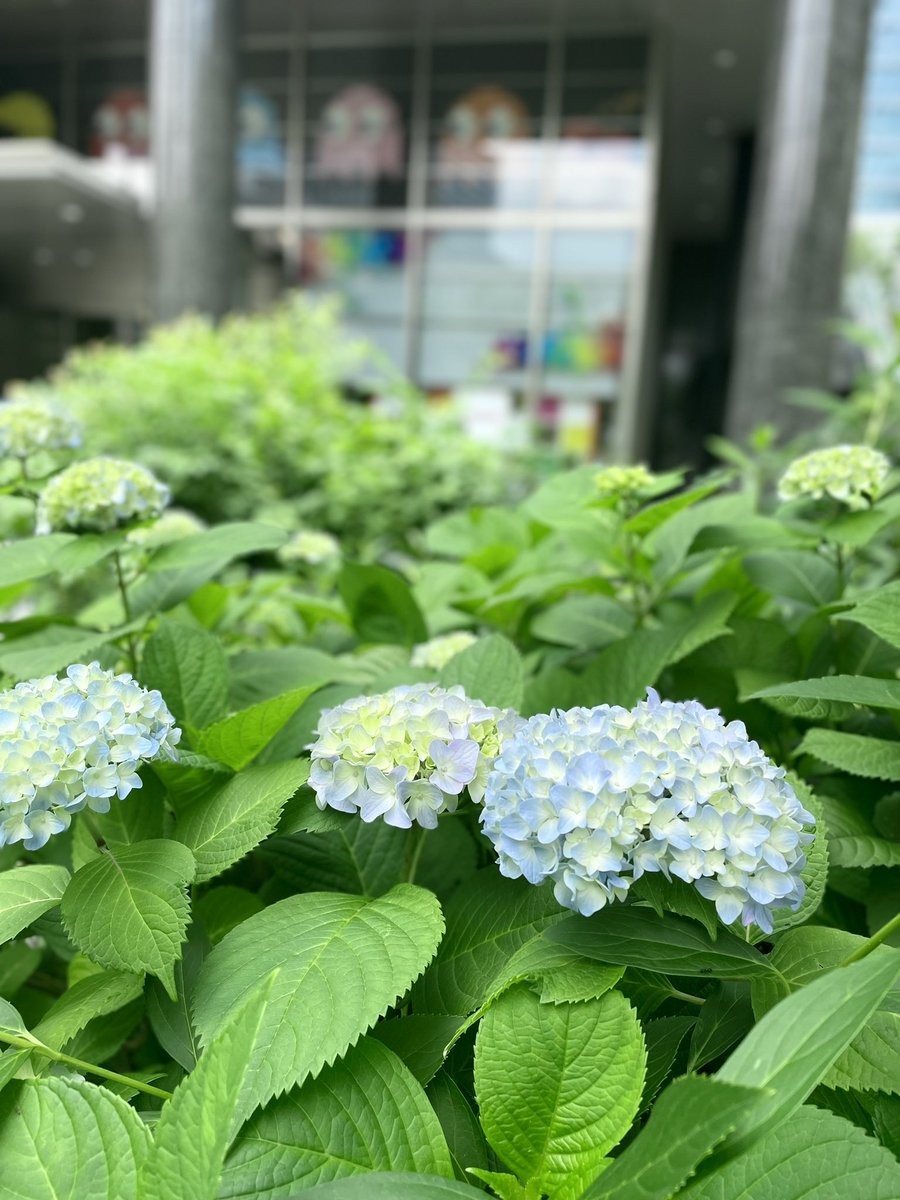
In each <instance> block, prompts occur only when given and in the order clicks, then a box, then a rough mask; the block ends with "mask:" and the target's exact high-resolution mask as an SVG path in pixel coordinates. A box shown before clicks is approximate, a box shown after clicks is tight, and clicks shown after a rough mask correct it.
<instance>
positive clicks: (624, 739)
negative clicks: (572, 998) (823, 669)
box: [480, 689, 815, 932]
mask: <svg viewBox="0 0 900 1200" xmlns="http://www.w3.org/2000/svg"><path fill="white" fill-rule="evenodd" d="M480 819H481V822H482V825H483V828H484V832H485V833H486V834H487V836H488V837H489V838H490V840H491V841H492V842H493V844H494V847H495V849H496V851H497V855H498V863H499V866H500V871H501V873H502V874H504V875H507V876H509V877H510V878H513V879H516V878H519V877H520V876H524V877H525V878H526V879H527V880H528V881H529V883H535V884H537V883H541V882H543V881H544V880H545V879H552V880H553V883H554V892H555V895H556V898H557V900H558V901H559V902H560V904H562V905H564V906H565V907H566V908H571V909H573V910H574V911H576V912H579V913H582V914H583V915H585V916H589V915H590V914H591V913H594V912H596V911H597V910H598V909H600V908H603V906H604V905H606V904H608V903H610V902H612V901H614V900H624V899H625V896H626V895H627V893H628V890H629V888H630V887H631V885H632V883H633V882H634V881H635V880H636V879H639V878H640V876H641V875H642V874H644V872H649V871H661V872H662V873H663V875H665V876H666V878H670V877H671V876H672V875H674V876H677V877H678V878H679V879H683V880H684V881H685V882H687V883H690V884H692V885H693V886H694V887H695V888H696V889H697V890H698V891H699V892H700V893H701V895H703V896H706V897H707V898H708V899H710V900H713V901H714V902H715V905H716V910H717V912H718V914H719V917H720V918H721V920H722V921H723V922H724V923H725V924H726V925H730V924H731V923H732V922H734V921H736V920H737V919H738V917H740V918H741V920H742V921H743V923H744V924H745V925H749V924H751V923H752V922H755V923H756V924H757V925H758V926H759V927H760V928H761V929H763V930H764V931H766V932H771V930H772V915H771V914H772V911H773V910H774V909H776V908H779V907H781V906H783V905H789V906H790V907H791V908H794V909H796V908H797V907H798V906H799V904H800V902H801V900H802V899H803V893H804V884H803V880H802V879H801V877H800V872H801V871H802V869H803V866H804V864H805V861H806V860H805V856H804V852H803V848H804V846H805V845H807V844H808V843H809V842H810V840H811V838H812V834H810V833H808V832H805V831H804V825H812V824H813V823H814V820H815V819H814V817H813V816H812V814H811V813H809V812H807V811H806V810H805V809H804V808H803V806H802V805H801V803H800V801H799V800H798V799H797V797H796V795H795V794H794V791H793V790H792V788H791V787H790V785H789V784H788V783H787V781H786V779H785V773H784V771H783V770H782V769H781V768H780V767H776V766H775V765H774V764H773V763H772V762H771V761H770V760H769V759H768V758H767V757H766V756H765V754H763V752H762V750H761V749H760V748H759V746H758V745H757V744H756V742H752V741H750V740H749V738H748V736H747V731H746V729H745V728H744V726H743V724H742V723H741V722H740V721H733V722H731V723H730V724H728V725H726V724H725V722H724V721H723V719H722V717H721V716H720V715H719V713H718V712H717V711H716V710H714V709H713V710H711V709H707V708H704V707H703V705H701V704H699V703H697V702H696V701H691V702H688V703H673V702H671V701H668V700H666V701H661V700H660V699H659V697H658V695H657V694H656V693H655V692H654V691H653V690H652V689H651V690H649V692H648V699H647V700H643V701H641V703H640V704H638V705H636V706H635V707H634V708H633V709H631V710H628V709H625V708H619V707H610V706H609V705H605V704H604V705H600V706H599V707H598V708H591V709H588V708H573V709H569V710H568V711H567V712H561V711H558V710H554V711H553V712H551V713H550V714H540V715H538V716H534V717H531V718H530V719H529V720H528V721H527V722H526V723H525V724H524V726H523V727H522V728H521V729H520V730H519V731H518V733H517V734H516V735H515V736H514V737H513V738H511V739H510V740H508V741H506V742H504V744H503V747H502V750H501V753H500V755H499V757H498V758H497V759H496V761H495V762H494V764H493V767H492V769H491V772H490V775H489V777H488V781H487V787H486V792H485V797H484V805H483V808H482V811H481V816H480Z"/></svg>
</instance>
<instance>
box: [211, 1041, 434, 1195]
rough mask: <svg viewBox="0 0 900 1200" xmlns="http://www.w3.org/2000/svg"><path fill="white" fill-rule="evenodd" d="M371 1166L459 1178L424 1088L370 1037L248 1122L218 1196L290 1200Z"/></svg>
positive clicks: (384, 1048) (380, 1169)
mask: <svg viewBox="0 0 900 1200" xmlns="http://www.w3.org/2000/svg"><path fill="white" fill-rule="evenodd" d="M366 1171H414V1172H418V1173H422V1174H431V1175H446V1176H447V1177H448V1178H449V1177H452V1175H453V1167H452V1164H451V1161H450V1154H449V1151H448V1149H447V1144H446V1142H445V1140H444V1135H443V1133H442V1132H441V1127H440V1124H439V1122H438V1119H437V1117H436V1116H435V1113H434V1111H433V1109H432V1108H431V1105H430V1104H429V1103H428V1100H427V1098H426V1096H425V1093H424V1091H423V1090H422V1087H421V1085H420V1084H419V1083H417V1082H416V1080H415V1079H414V1078H413V1076H412V1075H411V1074H410V1073H409V1071H408V1070H407V1069H406V1067H405V1066H404V1065H403V1063H402V1062H401V1061H400V1059H399V1058H397V1056H396V1055H395V1054H392V1053H391V1051H390V1050H388V1049H387V1047H386V1046H383V1045H382V1044H381V1043H380V1042H377V1041H375V1040H374V1039H372V1038H363V1039H362V1041H360V1042H359V1043H357V1045H356V1046H354V1047H353V1048H352V1049H351V1050H350V1051H349V1052H348V1053H347V1054H346V1056H345V1057H344V1058H342V1059H340V1060H339V1061H338V1062H336V1063H334V1065H333V1066H330V1067H325V1068H324V1069H323V1071H322V1072H321V1074H320V1075H319V1076H318V1077H317V1078H316V1079H308V1080H307V1081H306V1083H304V1084H303V1086H302V1087H299V1088H294V1089H293V1091H290V1092H288V1094H287V1095H285V1096H282V1097H280V1098H279V1099H278V1100H275V1101H273V1102H272V1103H271V1104H269V1105H268V1106H267V1107H266V1108H265V1109H264V1111H263V1112H261V1113H257V1114H256V1115H255V1116H254V1117H253V1118H252V1120H250V1121H249V1122H248V1124H247V1125H246V1126H245V1127H244V1129H243V1130H242V1131H241V1134H240V1137H239V1138H238V1139H237V1141H236V1142H235V1144H234V1146H233V1147H232V1150H231V1152H230V1153H229V1155H228V1159H227V1161H226V1163H225V1170H224V1172H223V1176H222V1183H221V1186H220V1189H219V1191H218V1193H217V1196H218V1197H219V1200H238V1197H242V1198H244V1200H288V1198H289V1197H292V1196H295V1195H296V1194H297V1192H300V1191H302V1190H303V1189H305V1188H310V1187H314V1186H315V1185H316V1184H318V1183H326V1182H328V1181H329V1180H332V1179H341V1178H343V1177H344V1176H347V1175H355V1174H359V1173H362V1172H366Z"/></svg>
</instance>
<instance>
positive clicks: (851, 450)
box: [778, 446, 891, 509]
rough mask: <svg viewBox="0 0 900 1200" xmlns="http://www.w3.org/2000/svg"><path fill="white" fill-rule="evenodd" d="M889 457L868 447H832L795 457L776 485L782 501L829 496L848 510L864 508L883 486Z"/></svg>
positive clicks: (889, 466) (818, 498)
mask: <svg viewBox="0 0 900 1200" xmlns="http://www.w3.org/2000/svg"><path fill="white" fill-rule="evenodd" d="M890 469H891V464H890V460H889V459H888V458H887V456H886V455H884V454H882V453H881V452H880V451H879V450H875V449H873V448H872V447H871V446H831V447H829V448H828V449H827V450H813V451H812V452H811V453H809V454H804V455H803V456H802V457H801V458H798V459H795V460H794V462H792V463H791V465H790V466H789V467H788V469H787V470H786V471H785V473H784V475H782V477H781V481H780V483H779V484H778V495H779V496H780V497H781V499H782V500H794V499H797V498H802V499H811V500H821V499H823V497H825V496H830V497H831V499H832V500H839V501H840V502H841V503H842V504H846V506H847V507H848V508H850V509H861V508H867V507H868V506H869V505H870V504H871V503H872V502H873V501H874V500H877V499H878V497H879V495H880V494H881V491H882V489H883V487H884V483H885V480H886V479H887V477H888V472H889V471H890Z"/></svg>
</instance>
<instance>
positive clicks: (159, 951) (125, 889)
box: [61, 839, 194, 999]
mask: <svg viewBox="0 0 900 1200" xmlns="http://www.w3.org/2000/svg"><path fill="white" fill-rule="evenodd" d="M193 874H194V858H193V855H192V854H191V852H190V850H188V848H187V847H186V846H182V845H181V843H180V842H173V841H166V840H163V839H158V840H156V841H150V842H138V843H137V844H136V845H134V846H107V847H106V849H105V850H104V852H103V854H102V855H101V856H100V857H99V858H97V859H95V860H94V861H93V862H90V863H88V864H87V866H84V867H82V868H81V869H80V870H79V871H76V872H75V874H74V875H73V877H72V881H71V883H70V884H69V886H68V887H67V888H66V892H65V895H64V896H63V899H62V906H61V907H62V917H63V925H64V926H65V930H66V933H67V934H68V935H69V937H70V938H71V939H72V941H73V942H75V944H76V945H77V946H78V947H79V948H80V949H81V950H83V951H84V952H85V954H87V955H88V956H89V957H90V958H92V959H94V961H95V962H98V963H100V964H101V965H103V966H105V967H111V968H112V969H114V970H117V971H130V972H132V973H133V974H143V973H145V972H146V973H148V974H150V975H156V976H157V977H158V978H159V979H161V980H162V982H163V984H164V985H165V988H166V991H167V992H168V993H169V995H170V996H172V998H173V999H174V997H175V979H174V974H173V968H174V964H175V960H176V958H178V957H179V955H180V953H181V943H182V942H183V941H184V937H185V932H186V930H187V923H188V917H189V913H190V904H189V902H188V898H187V891H186V889H187V885H188V884H189V883H190V882H191V879H192V878H193Z"/></svg>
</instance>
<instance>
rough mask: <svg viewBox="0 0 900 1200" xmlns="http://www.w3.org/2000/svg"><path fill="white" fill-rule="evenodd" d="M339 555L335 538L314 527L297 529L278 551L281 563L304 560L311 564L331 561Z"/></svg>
mask: <svg viewBox="0 0 900 1200" xmlns="http://www.w3.org/2000/svg"><path fill="white" fill-rule="evenodd" d="M340 556H341V546H340V543H339V542H338V540H337V538H335V537H332V535H331V534H330V533H325V532H324V531H320V530H315V529H301V530H299V531H298V532H297V533H295V534H294V536H293V537H292V538H291V540H290V541H289V542H286V543H285V545H283V546H282V547H281V548H280V549H279V551H278V557H279V558H280V559H281V561H282V562H283V563H291V562H304V563H309V564H310V565H311V566H318V565H319V564H320V563H324V562H331V561H333V560H334V559H337V558H340Z"/></svg>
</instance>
